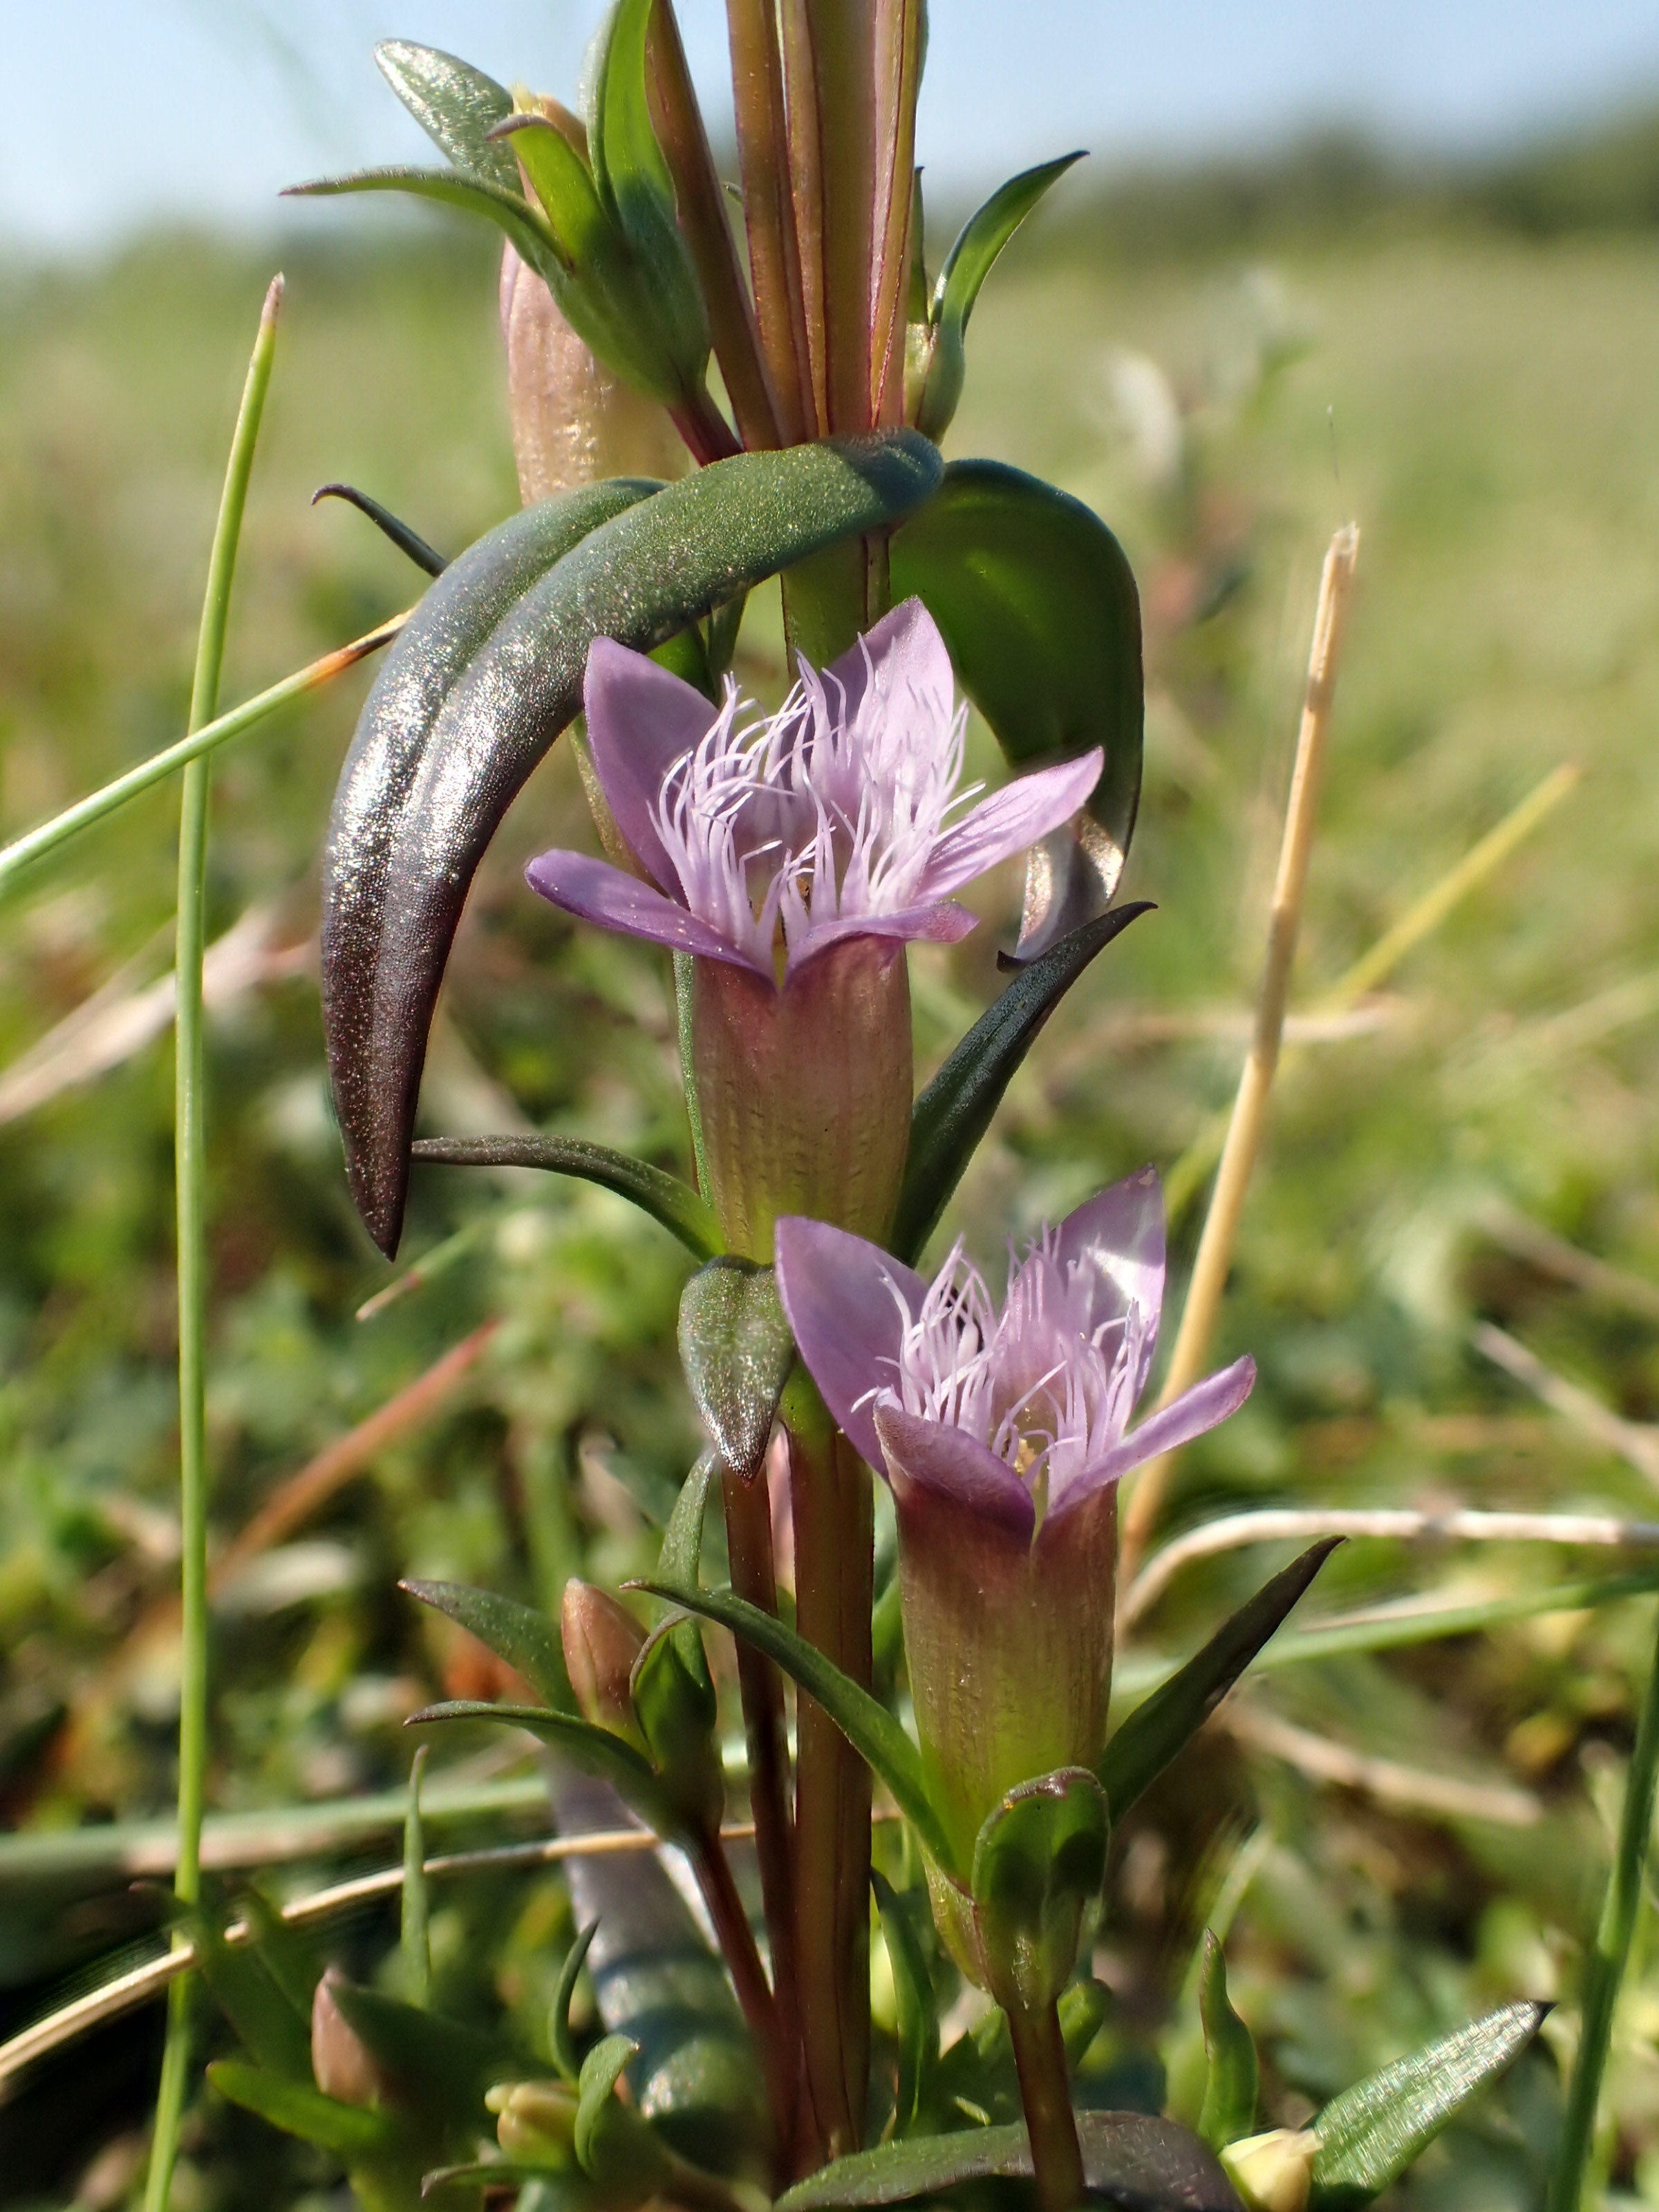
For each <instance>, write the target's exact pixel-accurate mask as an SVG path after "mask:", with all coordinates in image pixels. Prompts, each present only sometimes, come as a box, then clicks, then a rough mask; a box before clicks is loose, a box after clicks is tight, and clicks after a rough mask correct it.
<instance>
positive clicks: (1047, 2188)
mask: <svg viewBox="0 0 1659 2212" xmlns="http://www.w3.org/2000/svg"><path fill="white" fill-rule="evenodd" d="M1007 2018H1008V2032H1009V2034H1010V2036H1011V2037H1012V2040H1013V2045H1014V2064H1015V2065H1016V2067H1017V2068H1018V2070H1019V2095H1020V2102H1021V2103H1022V2104H1023V2105H1024V2107H1025V2130H1026V2133H1027V2134H1028V2135H1029V2136H1030V2141H1031V2171H1032V2172H1033V2173H1034V2174H1035V2175H1036V2185H1037V2201H1038V2202H1039V2203H1041V2205H1042V2212H1072V2207H1073V2205H1075V2204H1080V2203H1082V2201H1083V2153H1082V2150H1081V2148H1079V2143H1078V2139H1077V2119H1076V2116H1075V2115H1074V2114H1073V2111H1072V2085H1071V2080H1070V2076H1069V2075H1068V2073H1067V2070H1066V2044H1065V2040H1064V2039H1063V2038H1062V2036H1061V2034H1060V2012H1059V2008H1058V2007H1057V2006H1055V2005H1054V2004H1052V2003H1050V2004H1047V2005H1043V2006H1041V2007H1039V2008H1037V2009H1036V2010H1035V2011H1032V2012H1022V2011H1020V2010H1018V2009H1017V2008H1011V2009H1010V2010H1009V2012H1008V2015H1007Z"/></svg>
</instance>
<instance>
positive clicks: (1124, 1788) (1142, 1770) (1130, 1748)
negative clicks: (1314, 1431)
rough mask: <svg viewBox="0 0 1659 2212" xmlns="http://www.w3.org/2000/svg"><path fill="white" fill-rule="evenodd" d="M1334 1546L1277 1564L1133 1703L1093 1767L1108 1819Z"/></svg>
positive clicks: (1166, 1757) (1188, 1731) (1116, 1815)
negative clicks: (1182, 1659)
mask: <svg viewBox="0 0 1659 2212" xmlns="http://www.w3.org/2000/svg"><path fill="white" fill-rule="evenodd" d="M1341 1541H1342V1539H1341V1537H1340V1536H1328V1537H1327V1538H1326V1539H1325V1540H1324V1541H1323V1542H1322V1543H1318V1544H1314V1545H1310V1547H1309V1548H1308V1550H1306V1551H1305V1552H1304V1553H1303V1554H1302V1556H1301V1557H1300V1559H1292V1560H1291V1564H1290V1565H1289V1566H1288V1567H1281V1568H1280V1570H1279V1572H1278V1573H1277V1574H1276V1575H1275V1576H1274V1577H1273V1580H1272V1581H1271V1582H1268V1583H1263V1584H1262V1586H1261V1589H1259V1590H1258V1591H1257V1592H1256V1594H1255V1596H1254V1597H1253V1598H1251V1599H1250V1600H1249V1602H1248V1603H1247V1604H1244V1605H1242V1606H1240V1607H1239V1609H1238V1611H1237V1613H1234V1614H1233V1615H1232V1617H1231V1620H1226V1621H1225V1622H1224V1623H1223V1624H1222V1626H1220V1627H1219V1628H1218V1630H1217V1631H1216V1632H1215V1634H1214V1635H1213V1636H1212V1638H1210V1640H1209V1642H1208V1643H1207V1644H1206V1645H1205V1646H1204V1648H1203V1649H1202V1650H1200V1651H1197V1652H1194V1655H1193V1656H1192V1657H1191V1658H1190V1659H1189V1660H1188V1662H1187V1663H1186V1665H1185V1666H1184V1667H1182V1668H1181V1669H1180V1670H1179V1672H1178V1673H1176V1674H1172V1675H1171V1676H1170V1679H1169V1680H1168V1681H1167V1682H1165V1683H1164V1686H1163V1687H1162V1688H1161V1689H1158V1690H1154V1691H1153V1692H1152V1696H1151V1697H1150V1698H1148V1699H1146V1703H1145V1704H1144V1705H1137V1706H1136V1708H1135V1710H1134V1711H1133V1712H1132V1713H1131V1714H1130V1716H1129V1717H1128V1719H1127V1721H1125V1722H1124V1723H1123V1725H1122V1727H1121V1729H1119V1730H1118V1731H1117V1733H1116V1735H1115V1736H1113V1738H1112V1740H1111V1741H1110V1742H1109V1744H1108V1745H1107V1747H1106V1750H1105V1753H1104V1756H1103V1758H1102V1759H1101V1762H1100V1770H1099V1771H1100V1781H1101V1786H1102V1788H1103V1790H1105V1792H1106V1802H1107V1803H1108V1804H1109V1806H1110V1808H1111V1814H1112V1819H1113V1820H1114V1821H1117V1820H1121V1819H1122V1818H1123V1815H1124V1814H1126V1813H1127V1811H1128V1809H1129V1808H1130V1806H1131V1805H1133V1803H1134V1802H1135V1800H1136V1798H1137V1797H1139V1796H1140V1794H1141V1792H1142V1790H1146V1788H1147V1787H1148V1786H1149V1785H1150V1784H1152V1783H1153V1782H1155V1781H1157V1779H1158V1776H1159V1775H1160V1774H1162V1773H1163V1771H1164V1768H1165V1767H1166V1766H1167V1765H1169V1764H1170V1760H1171V1759H1173V1758H1174V1757H1175V1756H1176V1753H1177V1752H1179V1751H1181V1750H1182V1749H1184V1747H1186V1746H1187V1745H1188V1743H1189V1742H1190V1741H1192V1739H1193V1737H1194V1736H1195V1735H1197V1734H1198V1731H1199V1730H1200V1729H1201V1728H1202V1727H1203V1725H1204V1723H1205V1722H1206V1720H1208V1718H1209V1717H1210V1715H1211V1714H1212V1712H1213V1711H1215V1709H1216V1707H1217V1706H1218V1705H1219V1704H1220V1703H1221V1700H1222V1699H1223V1698H1225V1696H1226V1694H1227V1692H1228V1691H1229V1690H1231V1687H1232V1686H1233V1684H1234V1683H1235V1682H1236V1681H1237V1680H1238V1678H1239V1676H1240V1675H1241V1674H1243V1672H1244V1669H1245V1668H1247V1667H1248V1666H1249V1663H1250V1662H1251V1661H1252V1660H1253V1659H1254V1658H1255V1655H1256V1653H1257V1652H1258V1651H1260V1650H1261V1647H1262V1645H1263V1644H1265V1643H1266V1642H1267V1639H1268V1638H1269V1637H1270V1636H1272V1635H1273V1632H1275V1630H1276V1629H1278V1627H1279V1625H1280V1623H1281V1622H1282V1621H1283V1620H1285V1617H1286V1616H1287V1615H1288V1613H1290V1611H1291V1607H1293V1606H1294V1605H1295V1604H1296V1602H1297V1600H1298V1599H1299V1598H1300V1597H1301V1596H1302V1594H1303V1592H1304V1590H1305V1589H1307V1587H1308V1585H1309V1583H1310V1582H1312V1580H1313V1578H1314V1577H1315V1576H1316V1574H1317V1573H1318V1572H1319V1570H1320V1569H1321V1568H1322V1566H1323V1565H1324V1564H1325V1562H1326V1560H1327V1559H1329V1557H1330V1556H1331V1553H1333V1552H1334V1551H1335V1549H1336V1547H1337V1546H1338V1545H1339V1544H1340V1542H1341Z"/></svg>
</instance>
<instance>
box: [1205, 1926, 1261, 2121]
mask: <svg viewBox="0 0 1659 2212" xmlns="http://www.w3.org/2000/svg"><path fill="white" fill-rule="evenodd" d="M1198 2012H1199V2018H1200V2020H1201V2021H1202V2022H1203V2024H1204V2052H1205V2056H1206V2058H1207V2059H1208V2061H1209V2072H1208V2074H1207V2075H1206V2079H1205V2084H1204V2109H1203V2110H1202V2112H1200V2114H1199V2116H1198V2131H1199V2133H1200V2135H1201V2136H1203V2138H1204V2140H1205V2142H1206V2143H1208V2144H1209V2146H1210V2148H1212V2150H1225V2148H1226V2147H1227V2145H1228V2144H1229V2143H1233V2142H1238V2141H1239V2140H1240V2139H1241V2138H1242V2137H1243V2136H1248V2135H1249V2133H1250V2131H1251V2130H1252V2129H1254V2127H1255V2105H1256V2097H1257V2094H1258V2091H1259V2088H1260V2075H1261V2069H1260V2067H1259V2065H1258V2063H1257V2061H1256V2055H1255V2038H1254V2037H1253V2036H1252V2035H1251V2033H1250V2031H1249V2028H1248V2027H1246V2026H1245V2025H1244V2023H1243V2021H1242V2020H1241V2019H1240V2018H1239V2016H1238V2015H1237V2013H1236V2012H1235V2011H1234V2010H1233V2005H1232V1999H1231V1997H1230V1996H1228V1995H1227V1961H1226V1958H1225V1954H1223V1951H1222V1948H1221V1946H1220V1944H1219V1943H1218V1942H1217V1940H1216V1937H1215V1934H1214V1931H1213V1930H1212V1929H1208V1928H1206V1929H1205V1930H1204V1967H1203V1972H1202V1974H1201V1976H1200V1981H1199V1984H1198Z"/></svg>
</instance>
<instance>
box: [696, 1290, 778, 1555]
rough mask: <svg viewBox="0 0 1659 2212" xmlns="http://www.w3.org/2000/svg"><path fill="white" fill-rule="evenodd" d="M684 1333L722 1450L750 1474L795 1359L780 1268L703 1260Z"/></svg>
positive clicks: (700, 1402) (704, 1410) (700, 1396)
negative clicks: (777, 1272)
mask: <svg viewBox="0 0 1659 2212" xmlns="http://www.w3.org/2000/svg"><path fill="white" fill-rule="evenodd" d="M679 1339H680V1364H682V1366H683V1367H684V1370H685V1379H686V1382H687V1383H688V1384H689V1385H690V1391H691V1395H692V1396H693V1397H694V1398H695V1399H696V1402H697V1411H698V1412H699V1413H701V1414H702V1418H703V1422H704V1425H706V1427H707V1428H708V1433H709V1436H710V1437H711V1438H712V1439H713V1441H714V1449H715V1450H716V1451H717V1452H718V1453H719V1454H720V1457H721V1459H722V1460H723V1461H724V1462H725V1463H726V1466H727V1467H729V1468H732V1471H733V1473H734V1474H740V1475H741V1476H742V1477H743V1478H744V1480H745V1481H748V1480H751V1479H752V1478H753V1477H754V1475H755V1474H757V1473H758V1471H759V1469H760V1466H761V1462H763V1460H764V1458H765V1457H766V1445H767V1440H768V1438H769V1437H770V1436H771V1433H772V1423H773V1419H774V1418H775V1415H776V1413H777V1410H778V1400H779V1399H780V1398H781V1396H782V1395H783V1386H784V1384H785V1383H787V1381H788V1380H789V1370H790V1369H791V1368H792V1367H793V1365H794V1364H795V1340H794V1339H793V1337H792V1336H791V1335H790V1334H789V1324H788V1322H787V1321H786V1320H785V1319H784V1313H783V1308H782V1306H781V1304H779V1302H778V1285H777V1278H776V1276H775V1274H774V1273H773V1271H772V1269H771V1268H770V1267H760V1266H757V1264H756V1262H755V1261H752V1260H741V1259H738V1257H736V1255H727V1256H726V1258H723V1259H718V1260H711V1261H709V1263H708V1266H707V1267H700V1268H699V1269H698V1270H697V1273H696V1274H695V1275H693V1276H692V1278H691V1279H690V1282H689V1283H688V1284H687V1285H686V1286H685V1289H684V1292H683V1293H682V1294H681V1297H680V1327H679ZM664 1572H665V1573H668V1572H669V1570H668V1569H667V1567H666V1566H665V1568H664ZM671 1578H672V1579H679V1577H671ZM685 1579H687V1580H688V1581H689V1580H690V1579H691V1578H690V1577H686V1578H685Z"/></svg>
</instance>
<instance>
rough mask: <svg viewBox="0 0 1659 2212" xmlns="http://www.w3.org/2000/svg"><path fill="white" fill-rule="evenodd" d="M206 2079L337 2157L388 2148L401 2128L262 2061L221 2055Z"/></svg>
mask: <svg viewBox="0 0 1659 2212" xmlns="http://www.w3.org/2000/svg"><path fill="white" fill-rule="evenodd" d="M208 2079H209V2081H211V2082H212V2084H213V2086H214V2087H215V2088H216V2090H217V2091H218V2092H219V2094H220V2095H221V2096H222V2097H224V2098H227V2099H228V2100H229V2102H230V2103H231V2104H233V2105H240V2106H241V2108H242V2110H243V2111H244V2112H257V2113H258V2117H259V2118H261V2119H262V2120H269V2121H270V2124H271V2126H272V2127H274V2128H280V2129H281V2130H283V2134H284V2135H289V2136H299V2138H300V2140H301V2142H308V2143H315V2144H316V2145H317V2146H318V2147H319V2149H322V2150H329V2151H332V2152H333V2153H334V2154H335V2156H336V2157H337V2158H346V2159H359V2158H363V2157H365V2156H370V2155H372V2154H374V2152H376V2151H381V2152H384V2151H386V2150H389V2149H391V2148H392V2147H393V2146H394V2145H395V2144H396V2143H397V2142H398V2138H399V2136H400V2135H401V2133H402V2130H400V2129H399V2127H398V2124H397V2121H396V2120H395V2119H394V2118H392V2115H391V2114H390V2113H387V2112H376V2111H374V2109H373V2108H371V2107H370V2106H366V2105H343V2104H341V2103H339V2102H338V2100H337V2099H335V2098H333V2097H325V2095H324V2094H323V2093H322V2091H321V2090H320V2089H316V2088H313V2087H312V2085H311V2084H310V2083H309V2082H308V2081H289V2080H288V2079H287V2078H286V2077H285V2076H284V2075H281V2074H272V2073H270V2072H268V2071H267V2069H265V2068H264V2067H263V2066H246V2065H244V2064H243V2063H242V2062H241V2061H240V2059H237V2058H221V2059H218V2060H216V2062H215V2063H213V2064H212V2065H211V2066H210V2067H209V2068H208Z"/></svg>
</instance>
